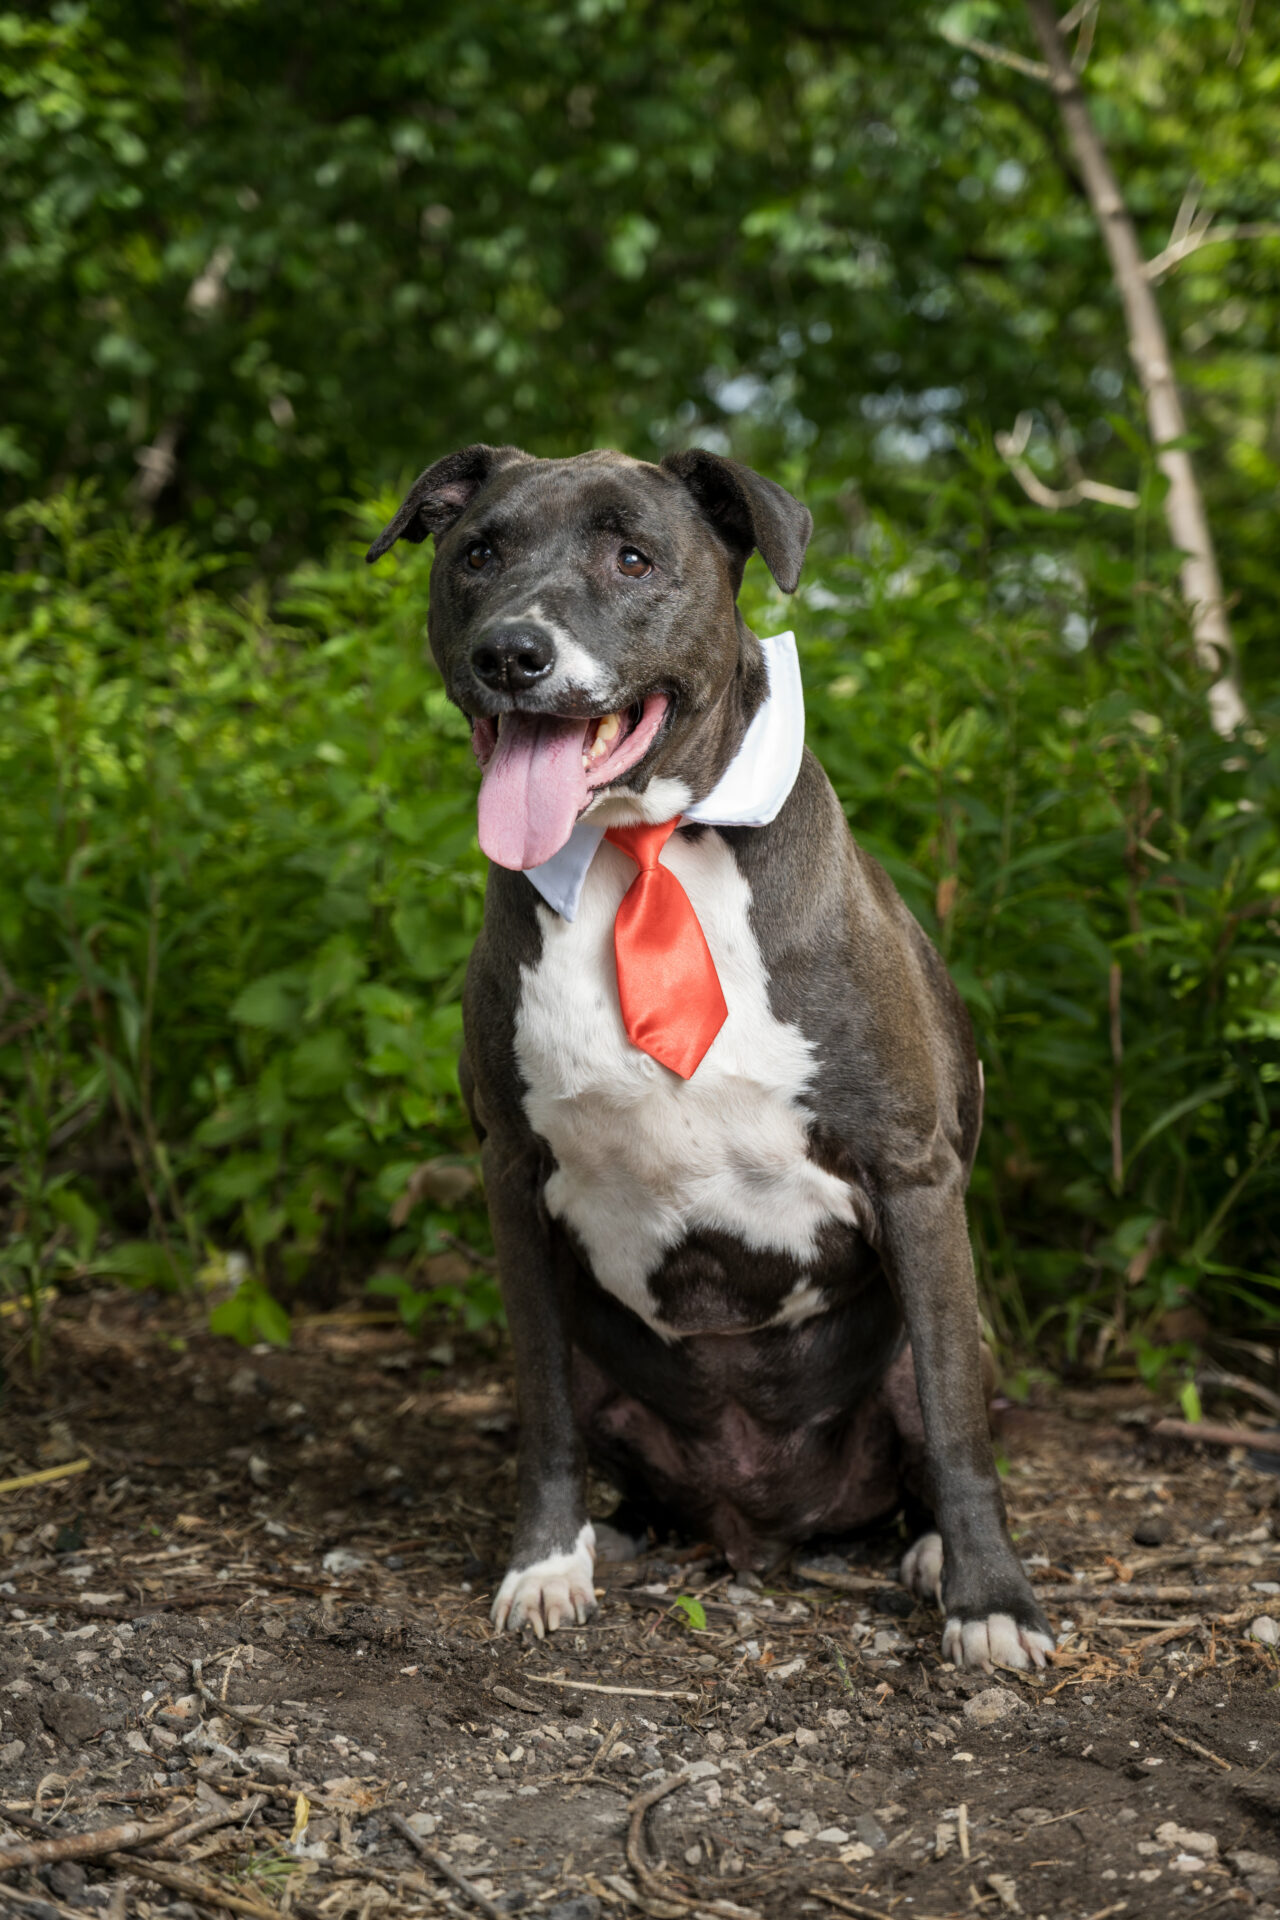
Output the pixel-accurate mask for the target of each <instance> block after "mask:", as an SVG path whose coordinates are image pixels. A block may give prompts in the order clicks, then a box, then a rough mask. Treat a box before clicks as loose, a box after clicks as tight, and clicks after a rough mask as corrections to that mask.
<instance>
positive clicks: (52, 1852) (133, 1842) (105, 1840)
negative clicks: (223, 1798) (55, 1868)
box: [0, 1807, 191, 1873]
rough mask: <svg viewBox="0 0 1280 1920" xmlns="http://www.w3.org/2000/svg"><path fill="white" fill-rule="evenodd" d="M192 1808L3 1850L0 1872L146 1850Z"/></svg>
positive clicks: (169, 1830)
mask: <svg viewBox="0 0 1280 1920" xmlns="http://www.w3.org/2000/svg"><path fill="white" fill-rule="evenodd" d="M190 1811H191V1809H190V1808H189V1807H183V1809H182V1811H181V1812H180V1813H169V1814H166V1815H165V1817H164V1819H163V1820H126V1821H125V1822H124V1823H123V1824H122V1825H121V1826H118V1827H99V1828H98V1829H97V1831H96V1832H94V1833H62V1834H59V1835H58V1837H57V1838H56V1839H55V1840H37V1841H35V1842H34V1843H33V1844H32V1845H31V1846H29V1847H6V1848H5V1849H4V1851H3V1852H2V1853H0V1873H7V1872H8V1871H9V1870H10V1868H12V1867H45V1866H48V1865H49V1864H50V1863H51V1862H52V1861H55V1860H97V1859H100V1858H101V1857H102V1855H103V1854H107V1853H118V1852H120V1851H121V1850H122V1849H125V1848H131V1847H148V1846H150V1845H151V1843H152V1841H153V1840H167V1839H168V1837H169V1835H170V1834H171V1833H174V1832H176V1831H177V1829H178V1828H179V1827H180V1826H182V1825H183V1824H184V1822H185V1821H186V1819H187V1816H188V1815H189V1813H190Z"/></svg>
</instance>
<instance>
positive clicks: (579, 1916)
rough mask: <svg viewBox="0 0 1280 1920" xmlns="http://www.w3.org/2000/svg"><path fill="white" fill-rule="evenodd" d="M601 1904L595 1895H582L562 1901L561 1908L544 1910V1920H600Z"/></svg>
mask: <svg viewBox="0 0 1280 1920" xmlns="http://www.w3.org/2000/svg"><path fill="white" fill-rule="evenodd" d="M599 1913H600V1902H599V1901H598V1900H597V1899H596V1896H595V1895H594V1893H580V1894H579V1895H578V1896H577V1898H576V1899H574V1900H562V1901H561V1902H560V1904H559V1906H556V1907H549V1908H546V1909H545V1910H544V1913H543V1920H598V1916H599Z"/></svg>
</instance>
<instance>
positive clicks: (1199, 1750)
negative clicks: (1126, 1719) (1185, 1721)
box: [1156, 1720, 1231, 1773]
mask: <svg viewBox="0 0 1280 1920" xmlns="http://www.w3.org/2000/svg"><path fill="white" fill-rule="evenodd" d="M1156 1724H1157V1725H1158V1726H1159V1728H1160V1731H1161V1733H1162V1734H1163V1735H1164V1737H1165V1739H1166V1740H1172V1741H1173V1744H1174V1745H1175V1747H1185V1749H1186V1751H1187V1752H1188V1753H1194V1755H1195V1756H1196V1759H1197V1760H1208V1761H1211V1762H1212V1764H1213V1765H1214V1766H1215V1767H1221V1768H1222V1771H1223V1772H1224V1773H1230V1771H1231V1762H1230V1761H1229V1760H1223V1759H1222V1758H1221V1757H1220V1756H1219V1755H1218V1754H1216V1753H1211V1752H1210V1751H1209V1748H1208V1747H1202V1746H1201V1745H1200V1742H1199V1741H1198V1740H1192V1739H1189V1738H1188V1736H1187V1735H1186V1734H1185V1733H1175V1732H1174V1730H1173V1728H1172V1727H1170V1726H1167V1725H1166V1724H1165V1722H1164V1721H1163V1720H1160V1721H1158V1722H1157V1723H1156Z"/></svg>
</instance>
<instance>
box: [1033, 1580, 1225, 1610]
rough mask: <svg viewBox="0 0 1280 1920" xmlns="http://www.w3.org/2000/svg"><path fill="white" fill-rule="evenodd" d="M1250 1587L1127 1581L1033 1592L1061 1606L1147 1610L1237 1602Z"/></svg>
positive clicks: (1047, 1588) (1039, 1588) (1041, 1588)
mask: <svg viewBox="0 0 1280 1920" xmlns="http://www.w3.org/2000/svg"><path fill="white" fill-rule="evenodd" d="M1247 1585H1248V1582H1247V1581H1246V1580H1241V1581H1239V1582H1238V1583H1237V1584H1236V1585H1234V1586H1230V1587H1228V1586H1216V1587H1190V1586H1180V1587H1148V1586H1140V1585H1139V1583H1138V1582H1137V1581H1136V1580H1134V1581H1130V1582H1129V1583H1128V1584H1127V1585H1126V1584H1125V1582H1124V1581H1122V1580H1117V1581H1116V1583H1115V1585H1114V1586H1113V1587H1111V1586H1108V1587H1085V1586H1079V1587H1075V1586H1061V1587H1036V1588H1034V1589H1033V1591H1034V1593H1035V1596H1036V1599H1037V1600H1049V1601H1051V1602H1052V1603H1053V1604H1054V1605H1055V1606H1058V1607H1065V1606H1071V1605H1073V1604H1083V1605H1084V1606H1087V1607H1101V1606H1105V1605H1106V1604H1107V1603H1108V1602H1109V1601H1116V1600H1122V1601H1125V1602H1127V1603H1128V1604H1129V1605H1130V1606H1132V1605H1135V1604H1138V1605H1141V1606H1144V1607H1149V1606H1154V1605H1164V1606H1172V1605H1174V1604H1175V1603H1179V1602H1181V1603H1182V1604H1184V1605H1185V1604H1186V1603H1187V1602H1188V1601H1191V1600H1198V1601H1201V1602H1203V1603H1204V1604H1205V1605H1206V1606H1209V1605H1217V1604H1218V1603H1220V1602H1224V1601H1228V1600H1238V1599H1239V1597H1240V1589H1241V1588H1242V1587H1244V1586H1247Z"/></svg>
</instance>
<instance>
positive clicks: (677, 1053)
mask: <svg viewBox="0 0 1280 1920" xmlns="http://www.w3.org/2000/svg"><path fill="white" fill-rule="evenodd" d="M679 824H680V820H679V816H678V815H677V817H676V818H675V819H674V820H664V821H663V822H662V824H661V826H657V827H610V828H609V830H608V832H607V833H606V834H605V836H604V837H605V839H606V840H610V841H612V842H613V845H614V846H615V847H620V848H621V849H622V851H623V853H625V854H626V855H627V856H628V858H629V859H631V860H634V861H635V863H636V865H637V866H638V867H639V869H640V871H639V873H638V874H637V875H636V877H635V879H634V880H633V881H632V882H631V885H630V886H629V887H628V889H627V891H626V893H625V894H624V895H623V898H622V905H621V906H620V907H619V908H618V915H617V918H616V920H615V921H614V923H613V951H614V954H615V956H616V958H617V962H618V998H619V1000H620V1001H621V1003H622V1024H623V1025H624V1027H625V1028H626V1030H627V1038H628V1040H630V1042H631V1044H632V1046H633V1047H639V1049H640V1051H641V1053H648V1054H651V1055H652V1056H653V1058H654V1059H655V1060H658V1061H660V1062H661V1063H662V1065H663V1066H664V1067H670V1069H671V1071H672V1073H678V1074H679V1075H680V1078H681V1079H682V1080H688V1079H690V1078H691V1077H692V1076H693V1074H694V1073H695V1072H696V1071H697V1068H698V1065H699V1063H700V1062H701V1060H702V1056H703V1054H704V1053H705V1052H706V1051H707V1048H708V1047H709V1046H710V1045H711V1042H712V1041H713V1040H714V1039H715V1037H716V1035H717V1034H718V1033H719V1031H720V1029H721V1027H722V1026H723V1025H724V1023H725V1021H726V1020H727V1019H728V1017H729V1009H728V1007H727V1006H726V1005H725V999H724V993H723V992H722V990H721V986H720V976H719V975H718V974H717V972H716V963H715V961H714V960H713V959H712V958H711V949H710V948H709V947H708V945H707V941H706V935H705V934H704V933H703V931H702V928H701V927H700V926H699V924H698V916H697V914H696V913H695V912H694V910H693V903H692V901H691V900H690V898H689V896H688V894H687V893H686V892H685V890H684V888H683V887H682V886H681V885H680V882H679V881H678V880H677V879H676V876H675V875H674V873H672V872H671V870H670V868H669V867H663V866H659V864H658V855H659V854H660V853H661V852H662V849H663V847H664V846H665V845H666V843H667V841H668V840H669V839H670V838H671V835H672V834H673V833H674V832H675V830H676V828H677V827H678V826H679Z"/></svg>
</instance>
